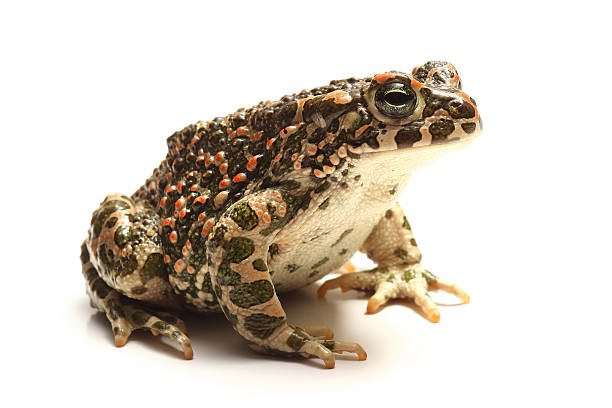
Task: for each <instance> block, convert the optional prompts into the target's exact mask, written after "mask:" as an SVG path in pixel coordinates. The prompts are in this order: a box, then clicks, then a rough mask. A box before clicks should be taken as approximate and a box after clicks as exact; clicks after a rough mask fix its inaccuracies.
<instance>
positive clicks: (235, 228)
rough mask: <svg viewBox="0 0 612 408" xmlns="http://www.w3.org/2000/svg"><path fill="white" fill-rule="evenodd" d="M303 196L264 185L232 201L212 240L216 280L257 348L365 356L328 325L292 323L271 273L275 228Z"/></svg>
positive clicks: (233, 317)
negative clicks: (338, 338)
mask: <svg viewBox="0 0 612 408" xmlns="http://www.w3.org/2000/svg"><path fill="white" fill-rule="evenodd" d="M299 199H300V198H299V197H293V196H291V195H289V194H288V193H284V192H281V191H278V190H273V189H270V190H264V191H261V192H259V193H256V194H252V195H249V196H247V197H245V198H243V199H242V200H240V201H238V202H236V203H235V204H234V205H232V206H231V207H230V208H229V209H228V210H227V211H226V212H225V213H224V215H223V216H222V217H221V218H220V219H219V221H218V222H217V224H216V225H215V227H214V233H213V235H212V237H211V238H210V239H209V240H208V246H207V248H208V253H209V254H210V261H211V263H212V265H211V268H210V273H211V281H212V284H213V286H214V290H215V293H216V296H217V299H218V301H219V303H220V305H221V308H222V310H223V312H224V313H225V316H226V317H227V319H228V320H229V321H230V322H231V323H232V325H233V327H234V329H235V330H236V331H237V332H238V333H239V334H240V335H241V336H242V337H244V338H245V339H246V340H247V341H248V342H249V344H250V346H251V347H252V348H253V349H255V350H258V351H263V352H269V353H273V354H280V355H286V356H301V357H318V358H320V359H322V360H323V361H324V363H325V367H327V368H333V367H334V365H335V358H334V353H345V352H347V353H353V354H355V355H356V356H357V358H358V359H359V360H365V359H366V353H365V351H364V350H363V349H362V348H361V346H360V345H358V344H356V343H349V342H343V341H333V340H331V339H330V338H331V337H332V336H333V332H332V331H331V330H330V329H329V328H327V327H325V326H314V327H310V328H305V329H303V328H300V327H296V326H294V325H291V324H289V323H288V322H287V317H286V315H285V311H284V310H283V308H282V306H281V304H280V301H279V299H278V297H277V296H276V292H275V290H274V285H273V284H272V280H271V277H270V272H269V270H268V265H267V255H268V248H269V246H270V245H271V244H272V243H273V242H274V238H275V235H276V234H275V231H277V230H278V229H279V228H280V227H282V226H284V225H286V224H287V222H289V220H290V219H291V218H292V217H293V215H294V214H295V213H296V212H297V211H298V210H299V209H300V207H301V203H300V202H299Z"/></svg>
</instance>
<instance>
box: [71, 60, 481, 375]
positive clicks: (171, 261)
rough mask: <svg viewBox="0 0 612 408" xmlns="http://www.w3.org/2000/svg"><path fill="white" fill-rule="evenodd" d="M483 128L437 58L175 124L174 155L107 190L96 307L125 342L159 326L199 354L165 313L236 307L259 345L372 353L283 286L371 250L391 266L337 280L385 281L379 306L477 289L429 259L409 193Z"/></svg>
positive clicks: (99, 232)
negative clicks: (288, 295)
mask: <svg viewBox="0 0 612 408" xmlns="http://www.w3.org/2000/svg"><path fill="white" fill-rule="evenodd" d="M480 131H481V122H480V118H479V115H478V111H477V109H476V104H475V102H474V100H473V99H472V98H470V97H469V96H468V95H466V94H465V93H463V92H462V91H461V81H460V79H459V75H458V74H457V71H456V70H455V68H454V67H453V66H452V65H451V64H448V63H446V62H436V61H433V62H428V63H426V64H424V65H422V66H420V67H416V68H415V69H414V70H413V72H412V75H408V74H404V73H400V72H388V73H384V74H379V75H376V76H375V77H373V78H364V79H354V78H350V79H346V80H341V81H332V82H331V83H330V84H329V85H328V86H324V87H320V88H316V89H313V90H310V91H306V90H304V91H302V92H301V93H299V94H295V95H290V96H284V97H283V98H281V99H280V100H279V101H277V102H270V101H268V102H261V103H260V104H258V105H257V106H254V107H252V108H249V109H239V110H238V111H237V112H235V113H233V114H231V115H228V116H226V117H223V118H215V119H214V120H212V121H209V122H198V123H196V124H194V125H190V126H187V127H186V128H185V129H183V130H181V131H179V132H176V133H175V134H173V135H172V136H170V137H169V138H168V141H167V142H168V154H167V156H166V159H165V160H163V161H162V162H161V164H160V165H159V167H158V168H157V169H155V170H154V171H153V175H152V176H151V177H150V178H149V179H148V180H147V181H146V182H145V184H144V185H143V186H142V187H141V188H140V189H139V190H138V191H136V193H134V194H133V195H132V196H131V197H127V196H125V195H121V194H114V195H110V196H108V197H107V198H106V199H105V200H104V201H103V202H102V204H101V205H100V207H99V208H98V209H97V210H96V211H95V212H94V214H93V217H92V220H91V228H90V229H89V235H88V238H87V240H86V241H85V242H84V243H83V246H82V251H81V260H82V263H83V274H84V276H85V278H86V281H87V292H88V294H89V296H90V299H91V304H92V306H94V307H96V308H97V309H98V310H100V311H102V312H104V313H105V314H106V315H107V317H108V319H109V320H110V322H111V324H112V327H113V330H114V333H115V339H116V344H117V345H119V346H121V345H123V344H125V342H126V341H127V338H128V336H129V335H130V333H131V332H132V331H133V330H134V329H138V328H146V329H149V330H150V331H152V332H153V333H154V334H163V335H166V336H169V337H170V338H172V339H173V340H175V341H177V342H178V343H179V344H180V345H181V347H182V348H183V351H184V354H185V357H186V358H191V357H192V355H193V352H192V349H191V345H190V341H189V339H188V337H187V335H186V334H185V333H186V332H185V326H184V324H183V322H182V321H181V320H180V319H178V318H176V317H174V316H173V315H171V314H169V313H166V312H159V311H153V310H160V309H164V310H168V311H180V310H184V309H189V310H193V311H198V312H214V311H222V312H223V313H224V314H225V316H226V317H227V319H228V320H229V321H230V323H231V324H232V325H233V327H234V329H235V330H236V331H237V332H238V333H239V334H240V335H241V336H242V337H243V338H245V339H246V340H247V342H248V344H249V345H250V346H251V347H252V348H254V349H256V350H260V351H266V352H270V353H274V354H281V355H289V356H302V357H319V358H321V359H322V360H323V361H324V362H325V365H326V367H330V368H331V367H333V366H334V353H343V352H350V353H354V354H356V355H357V357H358V359H360V360H363V359H365V358H366V354H365V351H364V350H363V349H362V348H361V346H359V345H358V344H356V343H350V342H344V341H334V340H331V338H332V336H333V334H332V332H331V330H330V329H328V328H326V327H324V326H317V327H309V328H300V327H296V326H294V325H291V324H289V322H288V321H287V318H286V315H285V312H284V310H283V308H282V306H281V304H280V302H279V300H278V297H277V295H276V293H277V292H278V291H288V290H292V289H295V288H299V287H301V286H304V285H307V284H309V283H311V282H314V281H316V280H318V279H319V278H321V277H322V276H324V275H325V274H327V273H330V272H334V271H337V270H338V269H339V268H340V267H341V266H342V265H343V264H344V263H345V262H347V261H348V260H349V259H350V257H351V256H352V255H353V253H355V251H357V250H362V251H364V252H366V253H367V254H368V256H369V257H370V258H371V259H372V260H374V261H375V262H376V263H377V265H378V267H377V268H375V269H373V270H371V271H364V272H357V273H351V274H345V275H342V276H340V277H339V278H336V279H332V280H329V281H327V282H325V283H324V284H323V285H322V286H321V287H320V288H319V292H318V293H319V295H320V296H323V295H325V293H326V292H327V291H328V290H330V289H334V288H342V289H343V290H349V289H357V290H364V291H372V292H374V294H373V296H372V297H371V298H370V301H369V302H368V312H370V313H372V312H375V311H377V310H378V308H379V307H380V306H381V305H382V304H384V303H385V302H386V301H387V300H388V299H391V298H400V297H403V298H412V299H414V301H415V302H416V304H417V305H419V306H420V307H421V308H422V309H423V311H424V313H425V314H426V316H427V317H428V319H429V320H431V321H433V322H437V321H438V320H439V312H438V309H437V307H436V305H435V304H434V303H433V301H432V300H431V298H430V297H429V295H428V290H432V289H444V290H447V291H449V292H451V293H454V294H456V295H457V296H459V297H460V298H461V299H462V300H464V301H465V302H467V301H468V300H469V297H468V296H467V294H466V293H465V292H464V291H463V290H461V289H460V288H459V287H457V286H456V285H454V284H452V283H449V282H445V281H443V280H441V279H439V278H437V277H435V276H434V275H432V274H431V273H430V272H429V271H427V270H425V269H424V268H423V267H422V266H421V264H420V263H419V262H420V260H421V253H420V251H419V248H418V247H417V243H416V241H415V239H414V236H413V234H412V231H411V228H410V224H409V223H408V221H407V220H406V217H405V216H404V213H403V211H402V209H401V208H400V207H399V205H397V203H396V200H397V198H398V196H399V195H400V194H401V191H402V190H403V188H404V187H405V185H406V182H407V181H408V178H409V177H410V175H411V173H412V171H413V170H414V169H415V168H417V167H420V166H422V165H424V164H426V163H428V162H430V161H432V160H434V159H435V158H436V157H437V156H438V155H439V154H441V153H442V152H445V151H448V150H454V149H456V148H458V147H462V146H464V145H466V144H468V143H469V142H470V141H471V140H472V139H474V137H475V136H476V135H478V134H479V133H480Z"/></svg>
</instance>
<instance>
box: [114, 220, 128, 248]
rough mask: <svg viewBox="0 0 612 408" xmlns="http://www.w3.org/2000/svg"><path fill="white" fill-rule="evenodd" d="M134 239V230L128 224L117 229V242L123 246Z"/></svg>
mask: <svg viewBox="0 0 612 408" xmlns="http://www.w3.org/2000/svg"><path fill="white" fill-rule="evenodd" d="M130 239H132V230H131V228H130V227H128V226H125V225H124V226H121V227H119V228H117V229H116V230H115V244H117V245H118V246H120V247H122V246H124V245H125V244H127V243H128V242H130Z"/></svg>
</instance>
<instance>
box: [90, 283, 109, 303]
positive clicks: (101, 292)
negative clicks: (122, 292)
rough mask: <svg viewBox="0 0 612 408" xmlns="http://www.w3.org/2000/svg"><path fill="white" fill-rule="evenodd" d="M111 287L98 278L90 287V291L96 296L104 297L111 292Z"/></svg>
mask: <svg viewBox="0 0 612 408" xmlns="http://www.w3.org/2000/svg"><path fill="white" fill-rule="evenodd" d="M111 290H112V289H111V288H110V287H108V285H107V284H106V283H104V281H103V280H102V279H98V280H96V281H95V282H94V284H93V285H92V287H91V291H92V292H93V293H94V294H95V295H96V296H98V297H99V298H100V299H104V298H105V297H106V296H108V294H109V293H110V292H111Z"/></svg>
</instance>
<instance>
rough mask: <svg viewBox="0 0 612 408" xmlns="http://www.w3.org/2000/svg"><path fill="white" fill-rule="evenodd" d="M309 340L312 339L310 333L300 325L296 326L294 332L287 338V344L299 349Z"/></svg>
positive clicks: (294, 349) (295, 349)
mask: <svg viewBox="0 0 612 408" xmlns="http://www.w3.org/2000/svg"><path fill="white" fill-rule="evenodd" d="M308 340H310V339H309V336H308V334H306V333H305V332H304V331H303V330H302V329H300V328H299V327H296V328H295V330H294V331H293V333H291V334H290V335H289V337H288V338H287V345H288V346H289V347H291V349H292V350H293V351H299V350H300V349H301V348H302V346H303V345H304V344H306V342H307V341H308Z"/></svg>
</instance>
